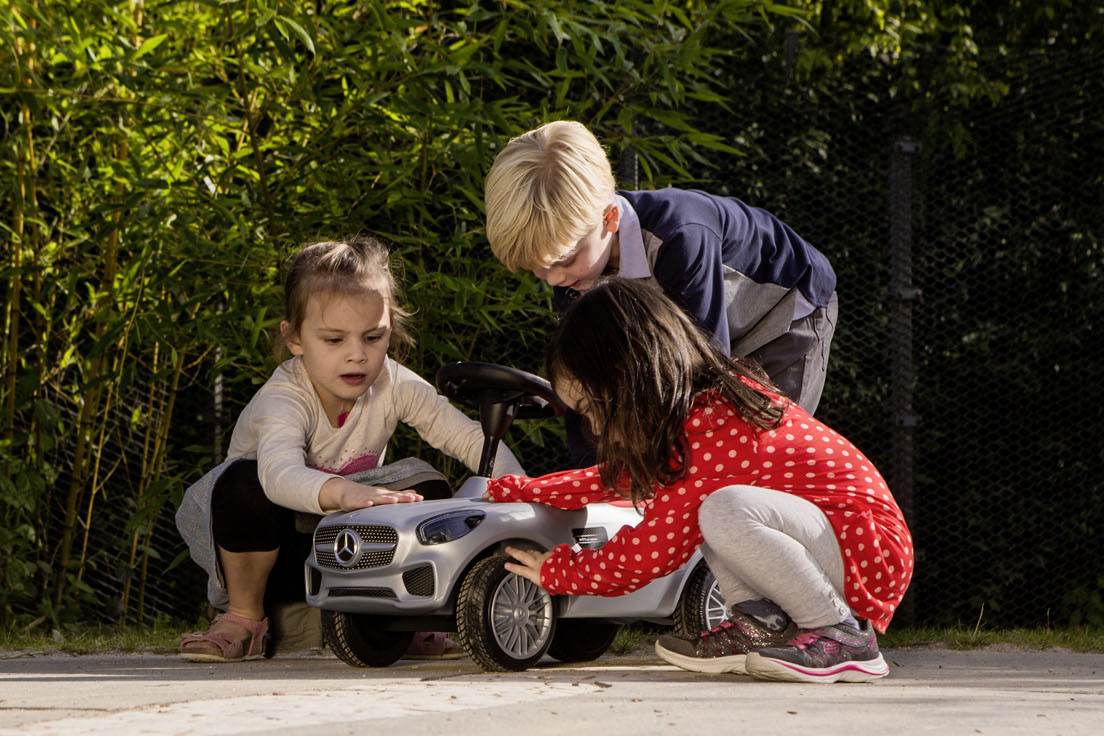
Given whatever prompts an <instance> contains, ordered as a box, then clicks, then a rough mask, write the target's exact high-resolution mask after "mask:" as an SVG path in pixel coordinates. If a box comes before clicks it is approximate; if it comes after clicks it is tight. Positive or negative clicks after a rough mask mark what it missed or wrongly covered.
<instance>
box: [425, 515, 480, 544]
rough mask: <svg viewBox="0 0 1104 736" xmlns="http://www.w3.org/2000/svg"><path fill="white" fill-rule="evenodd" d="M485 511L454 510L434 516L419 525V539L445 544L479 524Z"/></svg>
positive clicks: (430, 542) (427, 542) (426, 542)
mask: <svg viewBox="0 0 1104 736" xmlns="http://www.w3.org/2000/svg"><path fill="white" fill-rule="evenodd" d="M484 516H486V513H485V512H483V511H453V512H452V513H449V514H442V515H440V516H434V517H433V518H432V519H428V520H426V521H423V522H422V523H421V524H419V525H418V541H419V542H421V543H422V544H444V543H445V542H451V541H453V540H456V539H459V538H460V537H462V536H464V535H465V534H467V533H468V532H470V531H471V530H472V529H474V528H476V527H477V526H479V522H481V521H483V517H484Z"/></svg>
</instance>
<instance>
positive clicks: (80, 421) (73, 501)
mask: <svg viewBox="0 0 1104 736" xmlns="http://www.w3.org/2000/svg"><path fill="white" fill-rule="evenodd" d="M125 147H126V144H125V142H124V143H123V144H122V149H124V151H125ZM121 158H125V154H124V155H123V156H121ZM120 219H121V218H120V216H119V215H118V214H116V216H115V227H114V228H112V230H111V232H110V233H109V234H108V237H107V241H106V243H105V253H104V267H103V275H102V277H101V279H100V283H101V287H102V289H103V292H102V294H101V296H100V298H99V300H97V303H96V314H97V315H99V316H97V318H96V326H95V328H94V330H93V335H94V339H93V344H95V343H96V342H98V341H99V339H100V338H101V337H103V334H104V332H105V331H106V329H107V320H106V319H105V318H104V317H103V316H102V315H103V313H104V308H105V307H106V306H107V305H108V304H109V303H110V301H111V299H112V298H113V297H114V293H115V274H116V272H117V270H118V262H117V259H118V255H119V253H118V251H119V232H120V224H119V221H120ZM104 363H105V359H104V354H103V353H100V354H99V355H96V356H93V357H92V361H91V364H90V366H89V371H88V378H89V382H90V383H92V384H93V385H92V387H91V388H90V389H89V390H88V392H87V393H86V394H85V399H84V402H83V403H82V404H81V408H80V413H79V414H78V416H77V446H76V449H75V450H74V452H73V472H72V475H71V476H70V480H69V490H68V492H67V494H66V499H65V519H64V521H63V523H62V527H61V542H60V545H59V548H58V549H59V551H58V562H57V567H56V572H57V576H58V577H57V580H56V582H55V585H54V606H55V607H60V606H61V601H62V599H63V597H64V595H65V585H66V572H67V570H68V567H69V560H70V559H71V557H72V553H73V537H74V535H75V533H76V524H77V506H78V504H79V503H80V498H81V494H82V491H83V487H84V480H85V477H86V475H87V474H86V472H85V470H84V463H85V460H86V457H87V454H88V446H89V441H90V434H91V433H90V427H91V425H92V422H93V418H94V417H96V416H98V415H99V411H100V399H101V397H102V395H103V384H102V383H101V382H99V381H97V379H98V378H99V377H100V376H101V375H102V374H103V369H104Z"/></svg>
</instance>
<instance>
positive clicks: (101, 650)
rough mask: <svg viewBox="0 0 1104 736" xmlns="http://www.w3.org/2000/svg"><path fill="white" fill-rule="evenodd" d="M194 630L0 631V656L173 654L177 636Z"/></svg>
mask: <svg viewBox="0 0 1104 736" xmlns="http://www.w3.org/2000/svg"><path fill="white" fill-rule="evenodd" d="M194 628H195V627H194V626H192V627H191V628H189V627H188V625H187V624H184V623H181V622H174V621H159V622H157V623H156V624H154V625H153V626H139V625H130V626H120V625H117V624H72V625H66V626H62V627H61V628H60V629H51V628H49V626H38V627H35V628H33V629H30V630H26V629H9V630H7V631H0V657H3V655H4V654H13V653H23V654H59V653H64V654H109V653H118V652H123V653H128V654H136V653H144V654H173V653H175V652H176V649H177V647H178V646H179V644H180V635H181V634H182V633H184V632H185V631H191V630H192V629H194Z"/></svg>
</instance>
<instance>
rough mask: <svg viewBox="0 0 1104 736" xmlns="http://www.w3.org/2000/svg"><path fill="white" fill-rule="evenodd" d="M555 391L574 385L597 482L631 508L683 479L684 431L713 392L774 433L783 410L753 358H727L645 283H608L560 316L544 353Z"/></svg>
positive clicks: (583, 295) (609, 281) (764, 374)
mask: <svg viewBox="0 0 1104 736" xmlns="http://www.w3.org/2000/svg"><path fill="white" fill-rule="evenodd" d="M545 365H546V369H547V372H548V378H549V380H550V381H552V383H553V385H560V382H562V381H574V383H575V386H576V390H577V391H579V392H581V394H582V396H583V398H584V400H585V401H586V402H588V404H589V410H590V413H591V414H592V415H594V417H595V420H596V423H597V424H598V425H600V426H598V427H596V428H595V431H596V434H597V438H598V448H597V457H598V461H599V464H600V466H599V467H600V473H601V477H602V481H603V482H604V483H605V484H606V485H607V486H609V487H611V488H619V489H621V488H624V485H625V482H626V481H628V483H629V485H630V488H631V495H632V499H633V501H634V502H636V503H639V502H640V501H642V500H643V499H645V498H648V497H650V495H651V493H652V490H653V488H655V486H657V485H667V484H669V483H671V482H673V481H674V480H676V479H678V478H681V477H683V476H684V475H685V474H686V458H687V455H688V453H687V449H688V448H687V447H686V446H685V431H684V428H683V425H684V424H685V422H686V419H687V417H688V416H689V414H690V410H691V407H692V405H693V403H694V399H695V398H696V397H697V396H698V395H699V394H701V393H702V392H705V391H714V392H716V393H717V394H719V395H720V396H721V397H722V398H723V399H724V400H725V401H726V402H727V403H728V404H729V405H730V406H731V407H732V408H733V409H734V410H735V411H738V412H739V413H740V414H741V415H742V416H743V417H744V419H746V420H747V421H748V422H750V423H752V424H754V425H756V426H758V427H761V428H764V429H773V428H775V427H777V426H778V425H779V424H780V423H781V420H782V414H783V412H784V411H785V404H782V405H779V404H777V403H775V401H774V400H772V399H771V397H770V396H768V395H767V394H766V393H764V392H763V391H760V390H758V389H756V388H753V387H752V386H749V385H748V384H747V383H745V382H744V381H743V380H741V378H740V377H741V376H745V377H749V378H752V379H754V380H755V381H756V382H758V383H759V384H760V385H762V386H764V387H766V388H768V389H770V390H772V391H776V392H777V391H778V389H777V388H776V387H775V386H774V384H773V383H772V382H771V380H770V378H768V377H767V375H766V373H765V372H764V371H763V370H762V368H760V367H759V365H758V363H756V362H755V361H753V360H749V359H744V358H737V359H730V358H728V357H726V356H725V355H724V354H723V353H721V352H719V351H718V350H717V349H716V348H714V347H713V346H712V345H711V344H710V342H709V340H708V338H707V337H706V336H705V334H704V333H703V332H702V331H701V330H700V329H699V328H698V327H697V325H695V324H694V322H693V321H692V320H691V318H690V317H688V316H687V315H686V314H685V313H684V312H683V311H682V310H681V309H680V308H679V307H678V305H676V304H675V303H674V302H672V301H671V300H670V299H668V298H667V297H666V296H665V295H664V294H663V292H662V291H660V290H659V288H658V287H657V286H656V285H655V284H654V283H652V282H650V281H645V280H642V279H620V278H611V279H606V280H604V281H602V282H600V283H599V284H598V285H596V286H595V287H594V288H593V289H590V290H589V291H587V292H585V293H583V294H582V295H581V296H580V297H579V298H578V299H577V300H576V301H575V302H574V303H573V304H571V306H570V307H568V309H567V312H566V313H565V314H564V316H563V318H562V319H561V320H560V323H559V325H558V326H557V328H556V331H555V333H554V334H553V336H552V339H551V341H550V342H549V344H548V347H547V349H546V352H545Z"/></svg>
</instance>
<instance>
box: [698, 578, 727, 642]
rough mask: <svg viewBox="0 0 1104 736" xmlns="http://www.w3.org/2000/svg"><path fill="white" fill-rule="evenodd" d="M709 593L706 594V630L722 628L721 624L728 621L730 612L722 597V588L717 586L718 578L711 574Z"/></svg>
mask: <svg viewBox="0 0 1104 736" xmlns="http://www.w3.org/2000/svg"><path fill="white" fill-rule="evenodd" d="M709 578H710V579H709V592H707V593H706V594H705V606H704V607H705V611H704V612H703V613H704V614H705V630H706V631H708V630H709V629H712V628H713V627H714V626H720V625H721V622H722V621H724V620H726V619H728V611H727V610H726V608H725V599H724V596H723V595H721V586H719V585H717V578H716V577H714V576H713V573H709Z"/></svg>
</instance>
